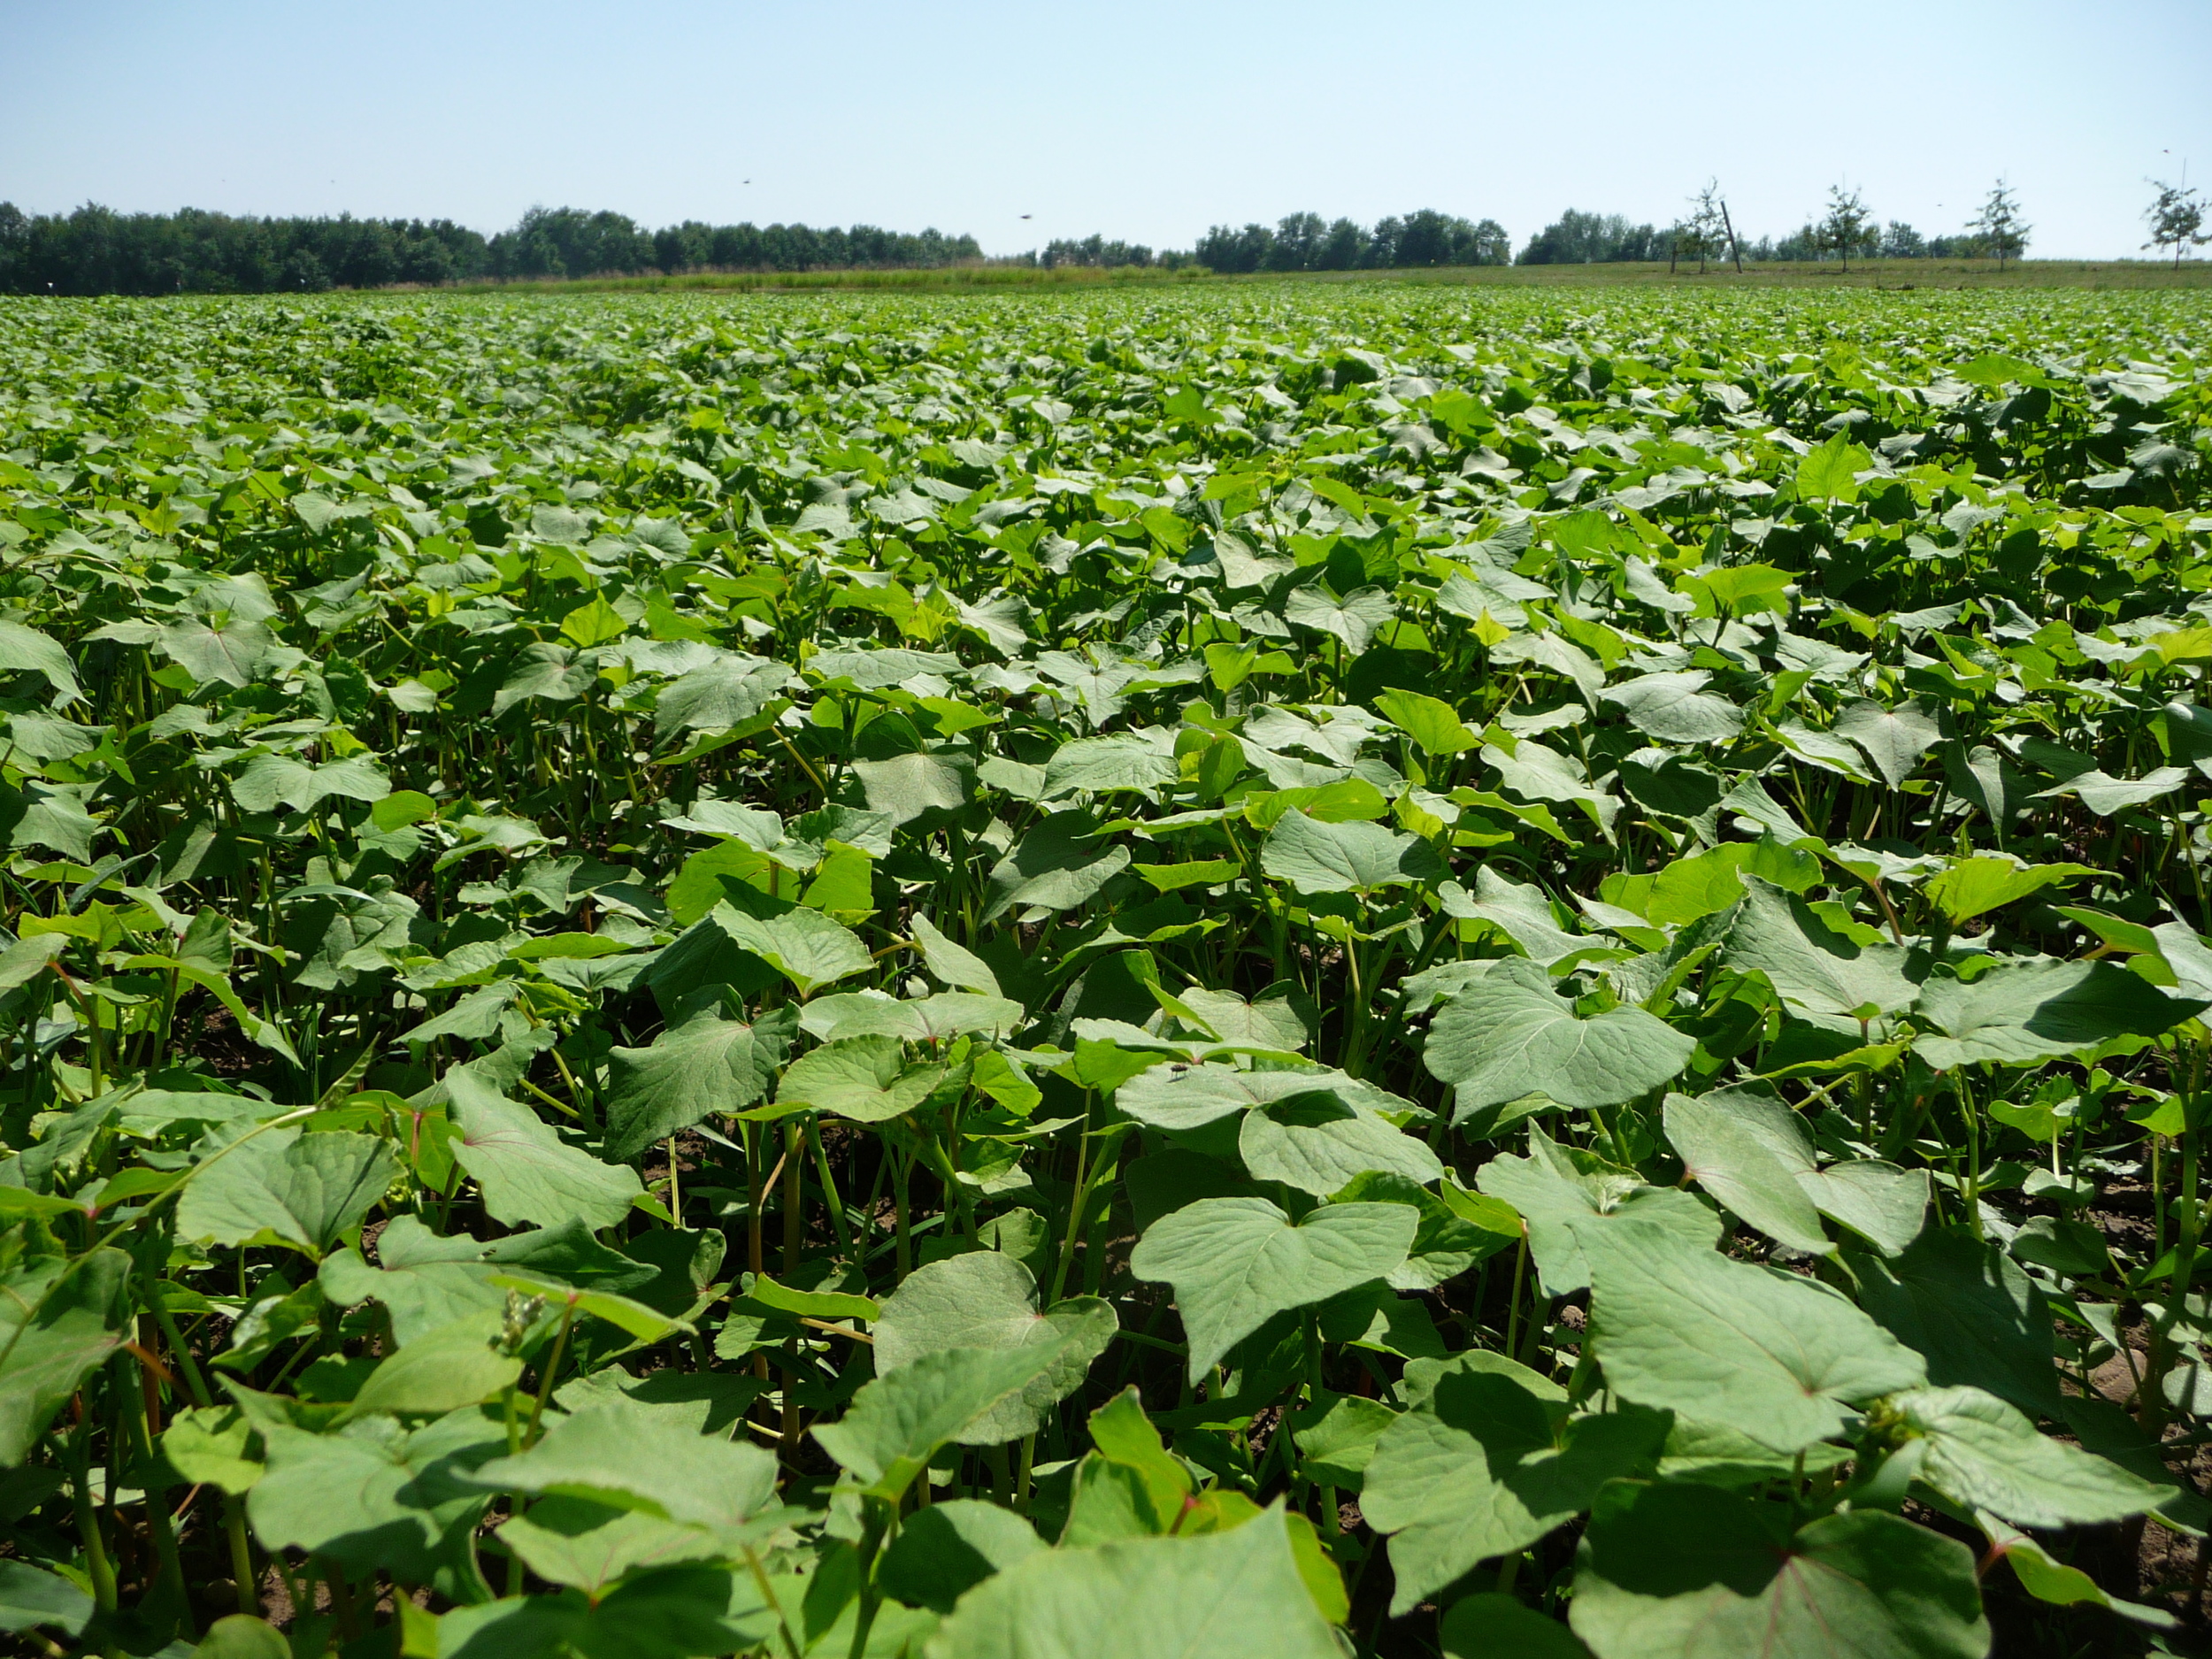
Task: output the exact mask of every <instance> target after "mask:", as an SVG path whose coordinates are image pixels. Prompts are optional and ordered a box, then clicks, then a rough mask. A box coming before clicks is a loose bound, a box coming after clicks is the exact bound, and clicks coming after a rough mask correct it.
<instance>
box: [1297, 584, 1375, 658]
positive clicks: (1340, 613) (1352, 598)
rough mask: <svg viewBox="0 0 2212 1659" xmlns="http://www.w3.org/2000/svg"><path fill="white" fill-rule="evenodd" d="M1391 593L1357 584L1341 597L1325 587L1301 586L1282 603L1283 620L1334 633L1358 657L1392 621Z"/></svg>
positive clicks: (1326, 632)
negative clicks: (1356, 586) (1358, 586)
mask: <svg viewBox="0 0 2212 1659" xmlns="http://www.w3.org/2000/svg"><path fill="white" fill-rule="evenodd" d="M1391 614H1392V612H1391V604H1390V595H1388V594H1387V593H1386V592H1384V591H1383V590H1382V589H1381V588H1355V589H1353V591H1352V592H1350V593H1348V594H1347V595H1344V597H1343V598H1341V599H1339V598H1338V597H1337V596H1336V595H1334V594H1333V593H1331V592H1329V591H1328V590H1327V589H1326V588H1317V587H1305V588H1298V589H1297V590H1296V591H1294V593H1293V594H1292V595H1290V599H1289V601H1288V603H1286V604H1285V605H1284V607H1283V618H1284V620H1286V621H1288V622H1294V623H1296V624H1298V625H1299V626H1302V627H1308V628H1316V629H1318V630H1319V631H1320V632H1322V633H1324V634H1333V635H1334V636H1335V637H1336V638H1337V639H1339V640H1340V641H1343V643H1344V649H1346V650H1348V651H1349V652H1350V653H1351V654H1352V655H1353V656H1355V657H1357V656H1358V655H1359V654H1360V653H1361V652H1363V651H1364V650H1365V649H1367V648H1368V646H1369V645H1371V643H1373V641H1374V638H1375V635H1376V634H1377V633H1378V632H1379V630H1380V629H1382V628H1383V627H1385V626H1387V625H1388V624H1389V621H1390V618H1391Z"/></svg>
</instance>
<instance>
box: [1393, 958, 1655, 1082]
mask: <svg viewBox="0 0 2212 1659" xmlns="http://www.w3.org/2000/svg"><path fill="white" fill-rule="evenodd" d="M1696 1049H1697V1043H1696V1041H1694V1039H1692V1038H1690V1037H1687V1036H1685V1035H1684V1034H1683V1033H1680V1032H1678V1031H1676V1030H1675V1029H1674V1028H1673V1027H1672V1026H1671V1025H1667V1024H1666V1023H1665V1022H1664V1021H1663V1020H1660V1019H1657V1018H1654V1017H1653V1016H1652V1015H1650V1014H1647V1013H1646V1012H1645V1011H1644V1010H1642V1009H1640V1008H1634V1007H1621V1008H1610V1009H1608V1010H1605V1011H1604V1012H1603V1013H1601V1014H1596V1015H1594V1016H1592V1017H1591V1018H1582V1017H1581V1016H1580V1015H1578V1013H1577V1012H1576V1010H1575V1006H1574V1004H1573V1003H1572V1002H1569V1001H1567V999H1565V998H1564V997H1563V996H1560V995H1558V994H1557V993H1556V992H1555V991H1554V990H1553V989H1552V982H1551V979H1550V977H1549V976H1548V974H1546V973H1545V972H1544V970H1543V969H1542V968H1540V967H1539V966H1538V965H1537V964H1534V963H1532V962H1529V961H1527V960H1525V959H1524V958H1519V957H1511V958H1508V959H1507V960H1505V961H1503V962H1501V963H1500V964H1498V965H1497V966H1496V967H1494V968H1493V969H1492V970H1491V971H1490V972H1488V973H1486V974H1485V975H1484V976H1483V977H1482V978H1481V979H1476V980H1474V981H1473V982H1472V983H1471V984H1469V985H1468V986H1467V987H1466V988H1464V989H1463V990H1462V991H1460V992H1459V993H1458V995H1455V996H1454V997H1453V998H1452V1000H1451V1001H1450V1002H1447V1003H1446V1004H1445V1005H1444V1008H1443V1010H1441V1011H1440V1013H1439V1014H1438V1015H1437V1016H1436V1018H1435V1019H1434V1020H1433V1021H1432V1023H1431V1025H1430V1027H1429V1037H1428V1042H1427V1043H1426V1045H1425V1047H1424V1048H1423V1049H1422V1052H1421V1058H1422V1062H1423V1064H1425V1065H1426V1066H1427V1067H1428V1069H1429V1071H1430V1072H1431V1073H1432V1075H1433V1076H1435V1077H1438V1078H1440V1079H1442V1080H1443V1081H1445V1082H1447V1083H1449V1084H1451V1085H1452V1086H1453V1091H1454V1095H1455V1101H1456V1107H1455V1111H1454V1114H1453V1116H1454V1120H1455V1122H1463V1121H1464V1120H1466V1119H1467V1118H1471V1117H1472V1116H1473V1115H1474V1114H1475V1113H1477V1112H1479V1111H1480V1110H1483V1109H1484V1108H1486V1107H1489V1106H1497V1105H1502V1104H1503V1103H1505V1102H1509V1101H1515V1100H1518V1099H1520V1098H1521V1097H1522V1096H1523V1095H1525V1094H1543V1095H1546V1096H1548V1097H1549V1098H1550V1099H1552V1100H1555V1101H1556V1102H1559V1103H1560V1104H1561V1105H1563V1106H1574V1107H1581V1108H1590V1107H1604V1106H1617V1105H1619V1104H1620V1103H1621V1102H1624V1101H1631V1100H1634V1099H1636V1098H1637V1097H1638V1096H1639V1095H1641V1094H1649V1093H1650V1092H1651V1091H1652V1090H1653V1089H1655V1088H1658V1087H1661V1086H1663V1084H1666V1083H1669V1082H1671V1081H1672V1080H1673V1079H1674V1078H1675V1077H1676V1076H1677V1074H1678V1073H1679V1072H1680V1071H1681V1070H1682V1068H1683V1067H1684V1066H1685V1065H1686V1064H1688V1063H1689V1059H1690V1056H1691V1055H1693V1054H1694V1053H1695V1052H1696Z"/></svg>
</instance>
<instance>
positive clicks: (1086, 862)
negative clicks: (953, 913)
mask: <svg viewBox="0 0 2212 1659" xmlns="http://www.w3.org/2000/svg"><path fill="white" fill-rule="evenodd" d="M1097 827H1098V826H1097V823H1096V821H1095V820H1094V819H1093V818H1092V817H1091V816H1090V815H1089V814H1088V813H1087V812H1080V811H1073V810H1070V811H1064V812H1055V813H1053V814H1051V815H1050V816H1049V817H1048V818H1044V819H1043V820H1041V822H1040V823H1038V824H1037V825H1036V826H1035V827H1033V829H1031V830H1030V832H1029V833H1027V834H1026V835H1025V836H1023V837H1022V838H1021V840H1020V841H1018V842H1017V843H1016V844H1015V847H1014V849H1013V851H1011V852H1010V853H1008V854H1007V855H1006V856H1005V857H1003V858H1002V859H1000V860H999V861H998V863H997V864H995V865H994V866H993V867H992V870H991V876H990V902H989V903H988V904H987V905H986V906H985V907H984V910H983V919H984V920H985V921H987V922H995V921H996V920H997V919H998V918H1000V917H1002V916H1003V915H1005V914H1006V912H1007V911H1009V910H1071V909H1072V908H1073V907H1074V906H1076V905H1078V904H1081V903H1083V902H1085V901H1087V900H1088V899H1090V898H1092V897H1093V896H1094V895H1096V894H1097V892H1098V890H1099V889H1100V888H1101V887H1104V886H1105V885H1106V884H1107V883H1108V882H1109V881H1110V880H1112V879H1114V877H1116V876H1117V875H1118V874H1120V873H1121V872H1122V871H1124V870H1125V869H1126V868H1128V865H1129V849H1127V848H1126V847H1118V846H1115V845H1114V844H1113V843H1112V842H1111V841H1107V840H1105V839H1103V838H1102V837H1097V836H1095V835H1094V831H1096V829H1097Z"/></svg>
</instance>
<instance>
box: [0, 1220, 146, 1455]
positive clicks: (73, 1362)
mask: <svg viewBox="0 0 2212 1659" xmlns="http://www.w3.org/2000/svg"><path fill="white" fill-rule="evenodd" d="M130 1277H131V1258H130V1257H129V1256H126V1255H124V1254H123V1252H122V1251H120V1250H118V1249H113V1248H100V1249H96V1250H93V1251H91V1252H89V1253H88V1254H87V1255H85V1256H80V1257H78V1258H76V1259H75V1260H74V1261H70V1260H66V1259H65V1258H64V1257H62V1256H54V1255H43V1256H32V1257H29V1258H28V1259H26V1260H20V1261H19V1262H18V1263H16V1264H15V1265H13V1266H12V1267H10V1268H8V1269H7V1270H6V1271H5V1273H4V1276H0V1467H6V1468H11V1469H12V1468H14V1467H16V1466H17V1465H19V1464H20V1463H23V1462H24V1461H25V1459H27V1457H28V1456H29V1455H30V1453H31V1448H32V1447H33V1446H34V1445H35V1444H36V1442H37V1440H38V1437H39V1435H40V1433H41V1432H43V1431H44V1429H45V1427H46V1425H48V1424H49V1423H50V1422H52V1421H53V1418H54V1414H55V1413H56V1412H58V1411H59V1410H60V1409H61V1408H62V1406H63V1405H64V1404H65V1402H67V1401H68V1399H69V1397H70V1396H71V1395H72V1394H75V1393H76V1392H77V1389H78V1387H79V1386H80V1385H81V1384H82V1383H83V1382H84V1380H85V1379H86V1378H88V1377H89V1376H91V1375H92V1373H93V1372H94V1371H97V1370H98V1369H99V1368H100V1366H101V1365H103V1364H104V1363H106V1361H107V1359H108V1357H109V1356H111V1354H113V1353H114V1352H115V1350H116V1348H118V1347H119V1345H120V1344H121V1343H123V1342H124V1341H125V1340H127V1338H128V1335H129V1332H128V1330H127V1327H126V1325H125V1317H126V1311H127V1288H128V1286H129V1282H130Z"/></svg>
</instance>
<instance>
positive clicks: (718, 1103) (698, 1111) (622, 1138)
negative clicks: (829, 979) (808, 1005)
mask: <svg viewBox="0 0 2212 1659" xmlns="http://www.w3.org/2000/svg"><path fill="white" fill-rule="evenodd" d="M832 925H833V926H834V924H832ZM788 1031H789V1027H788V1026H782V1027H780V1028H775V1027H772V1028H769V1029H765V1030H764V1029H763V1027H761V1026H759V1025H752V1024H749V1023H748V1022H746V1021H744V1020H741V1019H733V1018H730V1017H729V1015H728V1014H727V1013H726V1011H725V1010H724V1009H723V1008H722V1006H721V1003H720V1002H719V999H714V998H709V999H706V1000H705V1005H704V1006H703V1007H701V1008H700V1009H698V1010H696V1011H695V1013H693V1014H692V1015H691V1017H690V1018H687V1019H685V1020H683V1021H682V1022H681V1023H680V1024H677V1025H671V1026H670V1027H669V1028H668V1029H667V1030H665V1031H664V1032H662V1033H661V1034H660V1035H659V1036H658V1037H656V1038H655V1039H654V1040H653V1043H652V1046H651V1047H649V1048H619V1047H618V1048H614V1049H612V1050H611V1051H610V1053H609V1056H608V1075H607V1092H606V1113H607V1141H606V1154H607V1156H609V1157H610V1158H618V1159H625V1160H626V1159H629V1158H634V1157H635V1156H638V1154H639V1153H641V1152H642V1151H644V1150H645V1148H648V1147H649V1146H651V1145H652V1144H653V1142H655V1141H661V1140H664V1139H666V1138H667V1137H668V1136H670V1135H672V1134H674V1133H676V1132H677V1131H678V1130H680V1129H688V1128H690V1127H691V1126H692V1125H694V1124H695V1123H702V1122H703V1121H705V1119H706V1118H709V1117H710V1116H712V1115H713V1114H715V1113H717V1112H722V1113H733V1112H737V1111H741V1110H743V1109H744V1108H746V1107H748V1106H750V1105H751V1104H752V1103H753V1102H755V1101H757V1100H758V1099H759V1098H760V1097H761V1095H762V1094H764V1093H766V1092H767V1088H768V1079H769V1078H770V1076H771V1075H772V1074H773V1072H774V1071H775V1067H776V1064H777V1062H778V1061H779V1060H780V1059H781V1058H782V1057H783V1048H784V1042H785V1041H787V1033H788Z"/></svg>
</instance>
